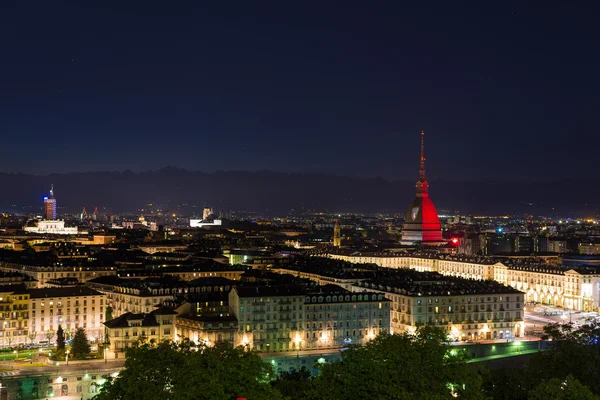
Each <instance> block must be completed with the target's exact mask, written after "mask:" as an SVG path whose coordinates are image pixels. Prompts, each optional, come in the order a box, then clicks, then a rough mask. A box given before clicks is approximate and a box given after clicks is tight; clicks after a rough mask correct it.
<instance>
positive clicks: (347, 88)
mask: <svg viewBox="0 0 600 400" xmlns="http://www.w3.org/2000/svg"><path fill="white" fill-rule="evenodd" d="M12 3H14V4H16V5H15V6H9V5H7V4H4V3H3V4H2V5H1V6H0V7H1V9H0V132H1V137H2V144H3V152H2V157H0V171H9V172H33V173H49V172H66V171H87V170H123V169H127V168H129V169H132V170H134V171H140V170H148V169H157V168H161V167H163V166H165V165H173V166H178V167H182V168H188V169H195V170H205V171H212V170H217V169H242V170H257V169H271V170H275V171H284V172H287V171H298V172H326V173H335V174H341V175H352V176H383V177H385V178H389V179H405V178H409V179H410V178H416V177H417V175H418V146H419V144H418V143H419V131H420V130H421V129H425V131H426V138H427V156H428V169H429V176H430V177H431V178H436V177H441V178H446V179H459V180H464V179H481V178H492V179H503V180H543V179H551V178H557V177H571V176H575V175H585V176H597V175H600V171H599V169H598V167H597V166H596V165H597V163H596V159H597V156H596V153H597V149H598V146H599V145H600V135H599V132H598V122H597V121H598V109H599V106H600V100H599V96H598V93H599V89H600V78H599V71H600V65H599V64H600V52H599V51H598V41H599V39H600V34H599V28H598V23H597V17H596V16H597V15H598V11H599V10H598V9H597V7H596V9H592V8H584V7H581V8H577V7H576V6H572V5H570V3H568V2H560V3H558V2H556V4H557V5H556V6H550V5H548V4H545V5H544V7H543V8H537V7H529V6H523V5H518V4H519V3H515V4H516V5H509V4H508V3H505V2H500V3H497V2H496V3H494V5H492V4H491V3H490V2H485V3H490V4H489V5H487V4H486V5H481V4H480V8H473V7H464V8H463V7H460V6H458V5H457V3H455V2H447V1H444V2H439V3H435V2H427V3H426V2H419V5H412V6H403V5H401V4H402V3H405V2H388V4H387V5H384V3H383V2H362V5H359V3H349V2H335V3H334V2H329V1H319V2H316V1H315V2H313V1H303V2H288V1H277V2H266V1H258V2H252V1H250V2H247V1H243V2H242V1H239V2H236V1H233V2H210V3H212V4H210V5H208V3H209V2H198V1H196V2H189V3H187V4H189V5H177V4H184V3H185V2H165V1H161V2H153V1H146V2H133V1H131V2H130V1H123V2H115V3H114V4H118V6H110V5H107V3H105V2H100V3H96V5H95V6H90V5H89V4H87V3H90V2H81V1H79V2H71V3H61V2H38V4H37V6H36V7H34V6H33V5H32V3H29V2H12ZM217 3H218V4H217ZM374 3H379V4H374ZM412 3H415V4H416V3H417V2H412ZM421 3H423V4H422V5H421ZM479 3H482V2H479ZM84 4H85V5H84ZM473 4H478V3H475V2H474V3H472V4H471V5H473ZM589 4H593V3H592V2H589ZM342 5H344V6H343V7H342Z"/></svg>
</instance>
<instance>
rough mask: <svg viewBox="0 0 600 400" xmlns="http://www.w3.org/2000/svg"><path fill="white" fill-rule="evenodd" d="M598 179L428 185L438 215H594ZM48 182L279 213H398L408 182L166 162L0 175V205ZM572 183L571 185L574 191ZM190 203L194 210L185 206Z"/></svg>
mask: <svg viewBox="0 0 600 400" xmlns="http://www.w3.org/2000/svg"><path fill="white" fill-rule="evenodd" d="M598 181H599V180H598V179H596V180H589V179H574V180H559V181H555V182H537V183H536V182H532V183H527V182H500V181H481V182H460V181H447V180H434V181H431V182H430V193H431V198H432V200H433V201H434V203H435V205H436V207H437V208H438V210H439V211H440V213H443V212H451V213H452V212H455V211H458V212H461V213H463V214H467V213H472V214H475V213H491V214H498V213H512V214H515V213H517V214H518V213H528V214H534V215H547V216H562V217H564V216H567V215H570V214H573V215H580V216H586V217H588V216H595V215H597V214H598V208H599V207H600V201H599V200H598V199H599V198H600V197H599V195H600V185H599V184H598V183H600V182H598ZM50 184H54V187H55V194H56V198H57V203H58V207H59V212H61V213H65V212H69V213H76V212H79V211H80V210H81V209H82V207H84V206H85V207H86V208H87V209H88V210H90V208H91V207H99V208H100V209H101V210H108V211H110V212H112V213H121V212H137V210H139V209H140V208H143V207H145V206H146V205H147V204H150V203H152V204H156V205H160V206H161V207H162V208H163V209H165V210H167V209H169V210H176V209H177V210H181V211H184V212H187V213H190V214H191V213H193V212H195V213H201V207H204V206H210V207H212V208H213V209H215V210H227V211H228V210H238V211H252V212H258V213H264V214H266V215H283V214H285V213H288V212H290V210H293V211H295V212H304V211H326V212H336V213H337V212H354V213H360V212H365V213H370V212H391V213H396V212H397V213H404V212H405V210H406V207H408V205H409V204H410V203H411V201H412V199H413V197H414V193H415V182H414V181H408V180H404V181H389V180H385V179H382V178H356V177H344V176H335V175H328V174H301V173H291V174H288V173H279V172H273V171H258V172H248V171H216V172H212V173H205V172H201V171H188V170H185V169H180V168H176V167H172V166H167V167H164V168H162V169H159V170H156V171H147V172H138V173H135V172H132V171H129V170H127V171H123V172H103V171H98V172H84V173H66V174H50V175H31V174H9V173H0V187H2V188H4V190H3V191H2V196H0V210H1V211H10V212H37V210H41V205H42V198H43V196H45V195H47V192H48V190H49V187H50ZM572 188H577V190H578V191H577V194H576V195H574V193H573V190H572ZM193 206H195V207H196V208H193Z"/></svg>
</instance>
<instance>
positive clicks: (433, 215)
mask: <svg viewBox="0 0 600 400" xmlns="http://www.w3.org/2000/svg"><path fill="white" fill-rule="evenodd" d="M416 188H417V196H416V197H415V199H414V200H413V202H412V204H411V205H410V207H409V208H408V211H407V212H406V215H405V217H404V226H403V227H402V241H401V243H402V244H403V245H413V244H415V243H421V244H425V245H441V244H444V243H445V242H444V241H443V240H442V227H441V224H440V219H439V217H438V213H437V210H436V209H435V206H434V205H433V202H432V201H431V199H430V198H429V183H427V180H426V179H425V132H424V131H421V163H420V168H419V180H418V181H417V185H416Z"/></svg>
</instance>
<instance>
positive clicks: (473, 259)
mask: <svg viewBox="0 0 600 400" xmlns="http://www.w3.org/2000/svg"><path fill="white" fill-rule="evenodd" d="M330 254H336V255H345V256H352V257H381V258H398V257H402V258H422V259H429V260H445V261H457V262H463V263H472V264H480V265H495V264H501V265H504V266H506V267H507V268H508V269H513V270H519V271H525V270H528V271H531V272H540V273H548V274H557V275H564V273H565V272H566V271H569V270H574V271H576V272H578V273H580V274H585V275H589V274H600V268H597V267H594V266H588V265H580V266H574V267H566V266H562V265H553V264H549V263H547V262H544V261H539V260H535V259H533V258H525V259H523V258H518V259H507V258H495V257H484V256H470V255H465V254H461V255H448V254H432V253H423V252H416V253H410V254H409V253H383V252H380V253H376V252H374V253H360V252H343V251H342V252H336V253H330Z"/></svg>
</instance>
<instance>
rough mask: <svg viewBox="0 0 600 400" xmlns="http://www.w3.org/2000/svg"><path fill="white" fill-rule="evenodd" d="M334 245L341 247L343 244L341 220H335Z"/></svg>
mask: <svg viewBox="0 0 600 400" xmlns="http://www.w3.org/2000/svg"><path fill="white" fill-rule="evenodd" d="M333 245H334V246H335V247H341V246H342V237H341V229H340V221H335V226H334V227H333Z"/></svg>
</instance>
